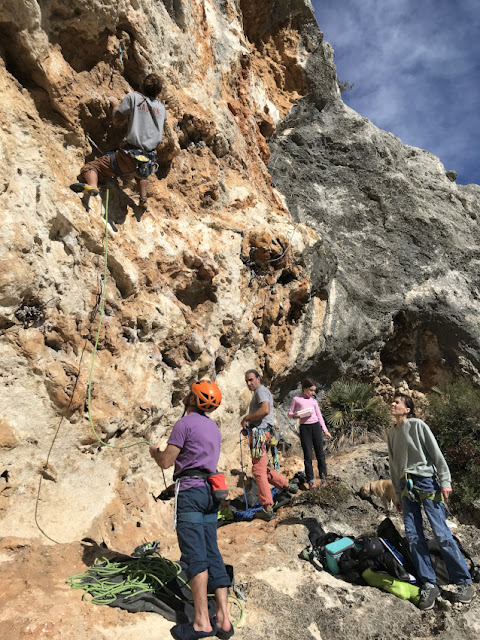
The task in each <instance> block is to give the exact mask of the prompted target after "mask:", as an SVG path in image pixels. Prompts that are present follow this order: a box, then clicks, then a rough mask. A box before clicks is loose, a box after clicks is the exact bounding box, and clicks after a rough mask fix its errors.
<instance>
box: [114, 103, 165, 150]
mask: <svg viewBox="0 0 480 640" xmlns="http://www.w3.org/2000/svg"><path fill="white" fill-rule="evenodd" d="M118 113H119V114H120V115H121V116H128V131H127V135H126V136H125V140H126V142H127V143H128V144H129V145H131V146H132V147H136V148H137V149H143V150H144V151H153V150H154V149H156V148H157V147H158V145H159V144H160V142H161V141H162V135H163V125H164V122H165V120H166V119H167V112H166V110H165V107H164V105H163V104H162V103H161V102H160V101H159V100H152V98H147V97H146V96H143V95H142V94H141V93H136V92H133V93H127V95H126V96H125V97H124V99H123V100H122V102H121V103H120V106H119V107H118Z"/></svg>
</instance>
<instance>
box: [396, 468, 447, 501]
mask: <svg viewBox="0 0 480 640" xmlns="http://www.w3.org/2000/svg"><path fill="white" fill-rule="evenodd" d="M400 497H401V498H408V499H409V500H410V502H418V504H419V505H422V504H423V501H424V500H433V501H434V502H441V503H443V504H445V501H444V499H443V494H442V492H441V491H430V492H426V491H420V490H419V489H417V487H416V486H415V485H414V484H413V480H412V479H411V478H410V475H409V474H408V473H405V488H404V489H403V491H402V493H401V494H400Z"/></svg>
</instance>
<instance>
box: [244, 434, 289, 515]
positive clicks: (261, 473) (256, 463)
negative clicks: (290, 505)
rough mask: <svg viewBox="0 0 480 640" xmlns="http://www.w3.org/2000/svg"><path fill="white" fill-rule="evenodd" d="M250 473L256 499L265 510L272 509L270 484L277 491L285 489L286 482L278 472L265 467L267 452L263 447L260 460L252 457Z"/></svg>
mask: <svg viewBox="0 0 480 640" xmlns="http://www.w3.org/2000/svg"><path fill="white" fill-rule="evenodd" d="M252 473H253V477H254V479H255V482H256V483H257V491H258V499H259V500H260V504H261V505H262V507H263V508H264V509H265V510H267V509H270V508H271V507H272V504H273V503H272V493H271V491H270V486H269V485H270V484H271V485H272V486H274V487H276V488H277V489H285V487H288V480H286V479H285V478H284V477H283V476H282V475H280V474H279V473H278V471H273V469H269V468H268V467H267V452H266V447H265V445H264V454H263V456H262V457H261V458H254V457H253V456H252Z"/></svg>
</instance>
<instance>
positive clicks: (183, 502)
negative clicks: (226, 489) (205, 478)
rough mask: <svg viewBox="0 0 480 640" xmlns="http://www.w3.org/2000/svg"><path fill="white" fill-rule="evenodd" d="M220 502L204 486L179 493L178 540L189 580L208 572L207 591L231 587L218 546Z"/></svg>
mask: <svg viewBox="0 0 480 640" xmlns="http://www.w3.org/2000/svg"><path fill="white" fill-rule="evenodd" d="M219 507H220V503H219V502H217V501H214V500H213V499H212V495H211V492H210V490H209V489H208V488H207V487H192V488H191V489H186V490H185V491H179V492H178V498H177V537H178V546H179V547H180V551H181V552H182V557H181V558H180V560H181V561H182V562H183V563H185V565H186V572H187V576H188V579H189V580H190V579H191V578H193V577H195V576H196V575H198V574H199V573H202V572H203V571H206V570H208V591H209V592H212V591H215V589H218V588H219V587H229V586H230V585H231V581H230V578H229V577H228V574H227V571H226V569H225V564H224V562H223V558H222V556H221V555H220V551H219V549H218V545H217V520H218V517H217V513H218V509H219Z"/></svg>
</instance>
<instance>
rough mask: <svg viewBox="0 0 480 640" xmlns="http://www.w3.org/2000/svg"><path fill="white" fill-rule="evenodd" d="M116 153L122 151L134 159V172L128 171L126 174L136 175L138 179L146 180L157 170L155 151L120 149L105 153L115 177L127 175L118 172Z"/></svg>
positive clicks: (133, 148) (134, 148) (131, 148)
mask: <svg viewBox="0 0 480 640" xmlns="http://www.w3.org/2000/svg"><path fill="white" fill-rule="evenodd" d="M117 151H123V152H124V153H127V154H128V155H129V156H132V158H135V160H136V162H137V166H136V167H135V169H134V171H129V172H128V173H136V174H137V176H139V177H140V178H145V179H146V178H148V176H149V175H150V174H151V173H155V171H157V169H158V163H157V161H156V157H157V154H156V151H155V150H154V151H144V150H143V149H138V148H136V147H121V148H120V149H112V150H111V151H107V154H108V155H109V157H110V163H111V165H112V168H113V170H114V172H115V175H116V176H124V175H127V174H125V173H124V172H123V171H121V170H120V167H119V165H118V162H117Z"/></svg>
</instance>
